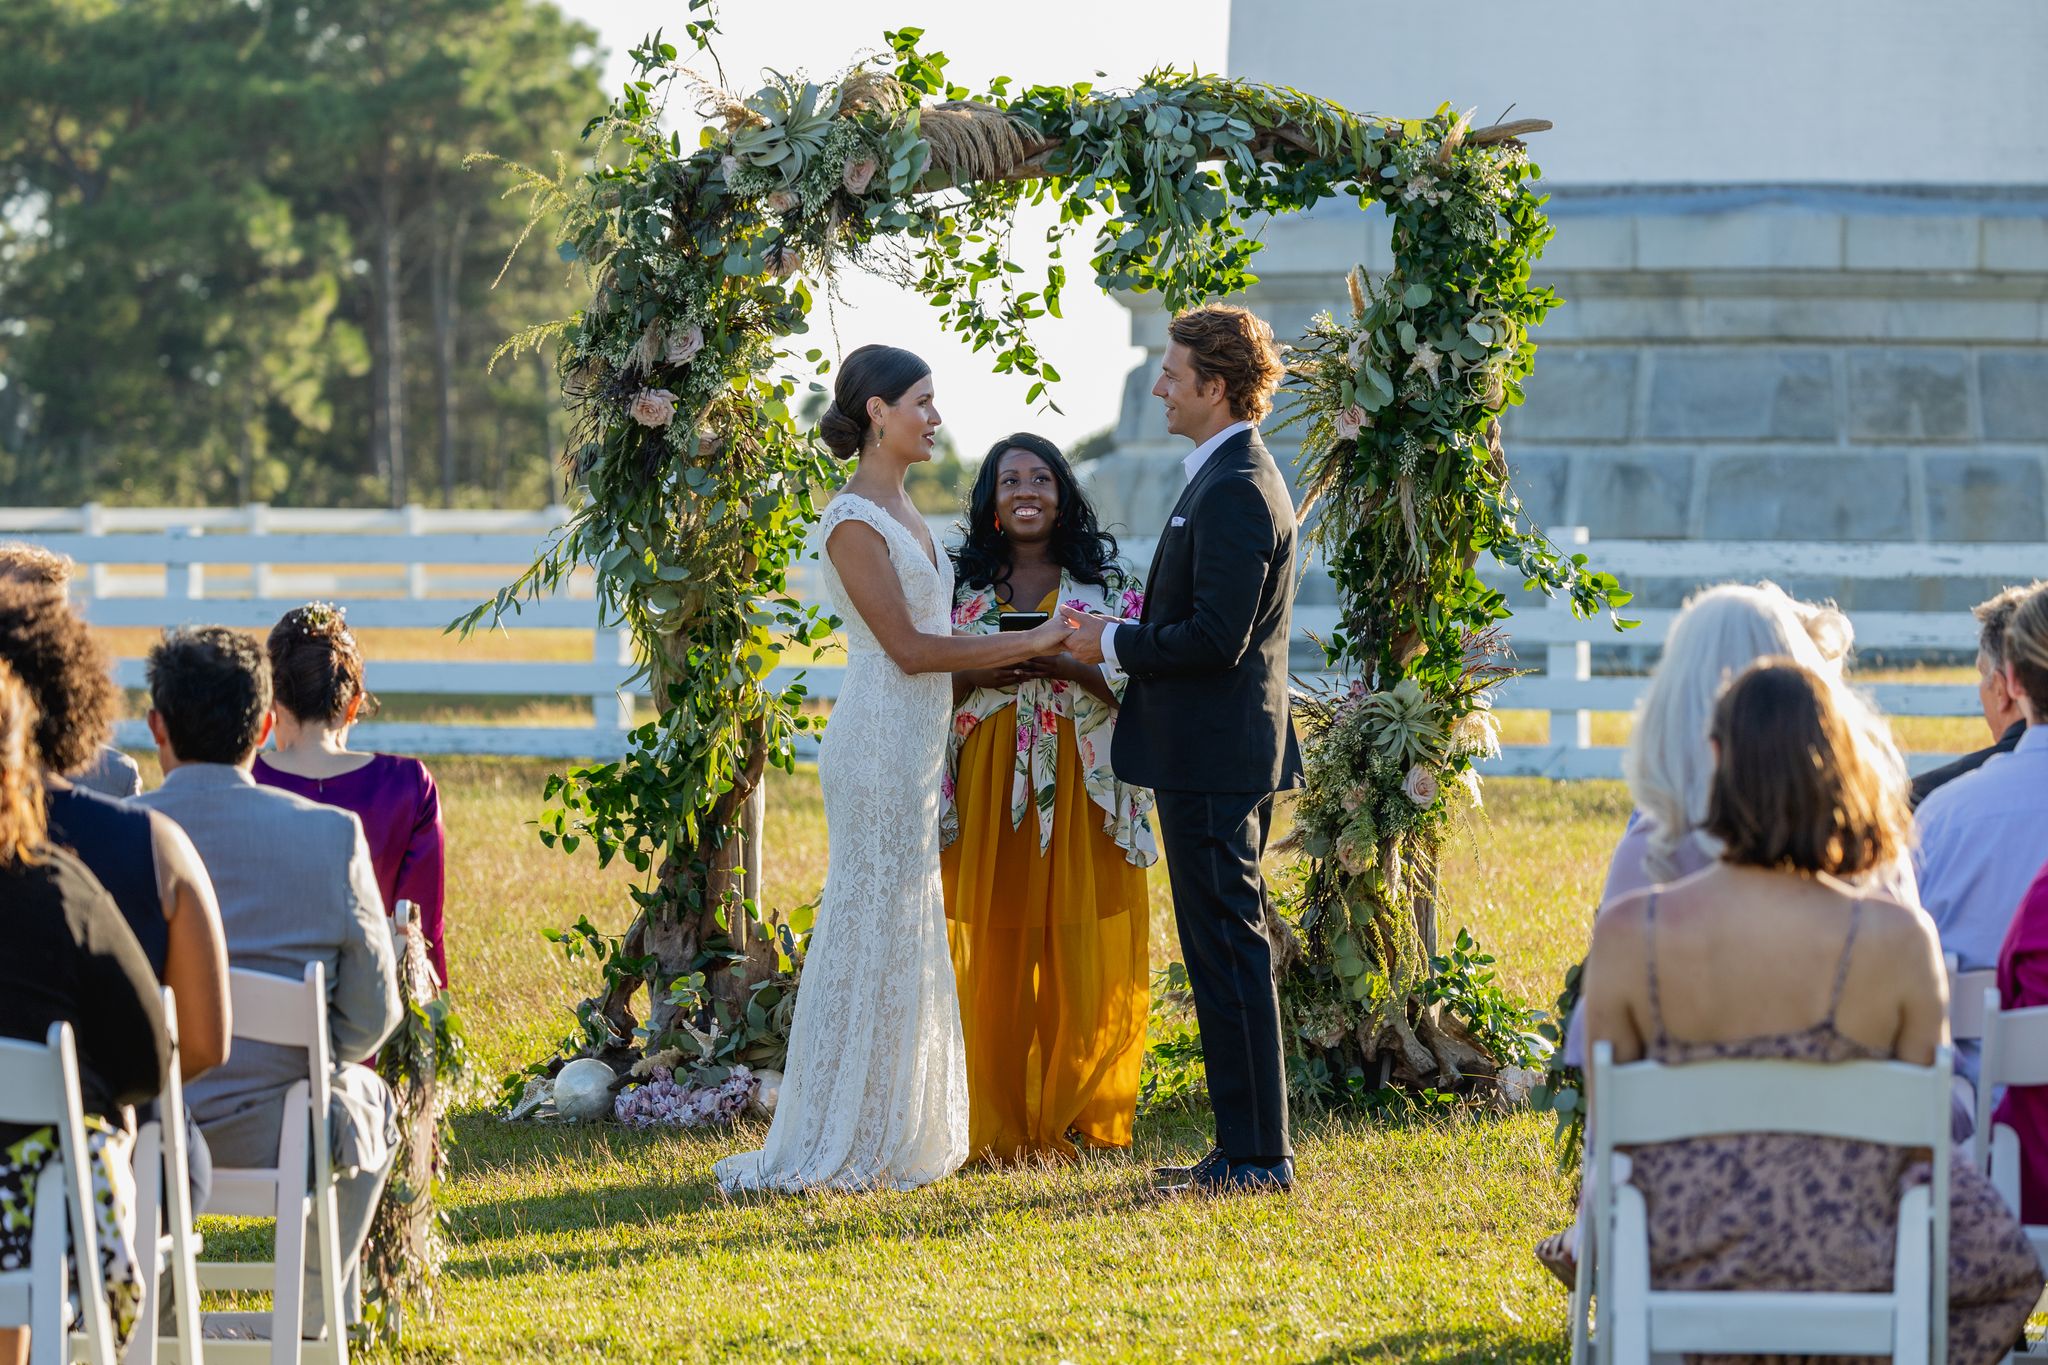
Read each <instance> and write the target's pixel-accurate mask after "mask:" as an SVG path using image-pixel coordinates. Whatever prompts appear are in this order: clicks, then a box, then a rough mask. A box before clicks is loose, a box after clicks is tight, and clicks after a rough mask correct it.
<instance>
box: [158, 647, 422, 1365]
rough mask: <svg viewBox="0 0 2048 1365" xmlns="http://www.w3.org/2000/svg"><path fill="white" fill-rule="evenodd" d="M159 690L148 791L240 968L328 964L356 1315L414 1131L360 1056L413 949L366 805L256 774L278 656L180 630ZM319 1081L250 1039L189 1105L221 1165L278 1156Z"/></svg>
mask: <svg viewBox="0 0 2048 1365" xmlns="http://www.w3.org/2000/svg"><path fill="white" fill-rule="evenodd" d="M149 694H150V713H149V729H150V733H151V735H153V736H154V737H155V738H156V744H157V756H158V758H159V759H161V760H162V763H163V769H164V784H163V786H161V787H159V788H158V789H157V790H155V791H153V792H147V793H145V794H143V795H141V796H138V797H135V798H133V799H134V801H135V802H136V803H137V804H139V805H143V806H147V807H149V808H150V809H151V810H157V811H162V812H163V813H164V814H165V815H167V816H169V817H170V818H171V819H173V820H175V821H177V822H178V824H179V825H180V826H181V827H182V828H183V829H184V831H185V833H186V834H188V835H190V836H191V839H192V842H193V844H194V845H195V846H196V847H197V848H198V850H199V856H200V857H201V858H202V859H203V860H204V861H205V863H206V870H207V872H208V873H209V874H210V875H211V876H212V877H213V886H214V891H215V893H216V894H217V895H218V896H219V898H220V917H221V924H222V927H223V928H224V930H225V931H226V937H227V945H228V962H229V964H230V965H231V966H234V967H240V968H244V969H247V970H249V971H257V972H268V973H269V974H271V975H272V976H282V977H289V978H290V979H292V980H294V981H296V980H298V979H299V977H300V976H302V975H303V974H304V973H305V970H306V964H307V963H309V962H315V961H317V962H321V963H323V964H325V966H326V972H327V1024H328V1030H329V1033H330V1036H331V1046H332V1052H333V1061H334V1064H335V1074H334V1104H333V1108H332V1111H331V1113H330V1116H329V1117H330V1132H331V1134H332V1138H333V1143H334V1165H335V1168H336V1170H337V1172H341V1173H343V1174H342V1178H341V1181H340V1188H339V1190H338V1192H337V1202H338V1203H339V1205H340V1218H339V1222H340V1239H341V1253H342V1263H343V1265H344V1266H345V1267H346V1268H347V1280H346V1282H345V1283H344V1285H343V1286H342V1302H343V1303H344V1305H346V1306H347V1310H348V1313H349V1316H350V1320H351V1321H353V1320H354V1318H355V1316H356V1312H357V1309H358V1300H359V1298H360V1283H359V1275H358V1272H357V1267H358V1266H359V1265H360V1263H361V1260H362V1248H363V1242H364V1241H365V1240H366V1239H367V1238H368V1236H369V1232H370V1219H371V1216H372V1215H373V1214H374V1213H375V1212H376V1208H377V1199H378V1196H379V1195H380V1193H381V1192H382V1191H383V1188H384V1181H385V1179H386V1178H387V1177H388V1176H389V1175H390V1173H391V1162H392V1158H393V1155H394V1144H395V1143H396V1141H397V1137H398V1134H397V1126H396V1110H395V1108H394V1106H393V1103H392V1098H391V1091H390V1088H389V1087H387V1086H386V1085H385V1084H384V1082H383V1081H382V1080H380V1079H378V1077H377V1075H376V1074H375V1073H374V1072H372V1071H370V1070H369V1069H368V1068H366V1067H361V1066H356V1065H353V1063H356V1062H359V1061H361V1060H363V1059H364V1058H365V1057H368V1056H370V1055H371V1054H372V1053H374V1052H375V1051H376V1050H377V1046H378V1044H380V1043H382V1042H383V1041H384V1039H385V1038H387V1037H388V1036H390V1033H391V1031H392V1029H394V1028H396V1027H397V1026H398V1022H399V1019H400V1018H401V1013H400V1010H401V1006H400V1002H399V996H398V970H397V955H396V952H395V951H394V949H393V946H392V941H391V930H390V927H389V925H388V924H387V922H386V921H385V918H384V901H383V896H382V894H381V893H380V892H379V891H378V889H377V879H376V875H375V872H374V871H373V869H372V867H371V864H370V850H369V846H368V845H367V844H366V843H365V842H364V841H363V829H362V825H361V824H360V823H359V822H358V821H357V819H356V817H355V816H354V814H352V813H351V812H349V811H345V810H337V809H336V808H334V807H332V806H323V805H320V804H318V803H316V802H312V801H308V800H306V799H305V798H303V797H299V796H294V795H292V794H290V793H288V792H282V791H278V790H275V789H274V788H270V787H259V786H257V785H256V781H255V779H254V778H253V777H252V776H250V765H251V764H252V763H253V762H254V760H255V757H256V751H257V750H258V749H259V748H261V747H262V746H263V741H264V740H265V739H267V738H268V737H269V734H270V724H271V717H270V667H269V662H268V661H267V660H266V659H265V658H264V655H263V651H262V650H261V649H260V648H259V647H258V646H257V644H256V642H255V641H254V640H252V639H250V638H248V637H247V636H244V635H239V634H237V633H235V632H234V631H231V630H227V629H224V628H222V627H218V626H205V627H199V628H196V629H188V630H180V631H176V632H174V633H172V634H170V635H168V636H166V637H165V638H164V640H163V642H162V643H161V644H159V645H157V646H156V648H154V649H152V650H151V651H150V653H149ZM305 1074H306V1057H305V1053H304V1052H303V1051H301V1050H300V1049H297V1048H285V1047H276V1046H272V1045H270V1044H265V1043H253V1042H248V1041H245V1040H240V1039H238V1040H236V1042H235V1044H234V1047H233V1049H232V1051H231V1052H230V1054H229V1057H228V1060H227V1061H226V1062H224V1063H222V1064H221V1065H220V1066H218V1067H215V1068H214V1069H213V1070H212V1071H209V1072H207V1073H206V1074H205V1075H204V1076H201V1077H199V1078H198V1079H197V1080H195V1081H193V1082H192V1084H191V1086H190V1087H188V1088H187V1090H186V1092H185V1101H186V1103H187V1104H188V1105H189V1106H190V1107H191V1110H192V1112H193V1114H194V1115H195V1116H196V1117H197V1118H198V1120H199V1126H200V1130H201V1131H202V1132H203V1133H204V1134H205V1135H206V1141H207V1144H208V1145H209V1146H210V1147H211V1148H212V1150H213V1159H214V1161H215V1162H216V1163H217V1164H220V1165H225V1166H271V1165H275V1164H276V1162H277V1145H278V1134H279V1131H280V1129H281V1127H282V1125H283V1115H284V1095H285V1091H286V1090H288V1089H290V1088H291V1085H292V1083H293V1082H294V1081H297V1080H299V1079H301V1078H303V1077H304V1076H305ZM307 1245H308V1247H311V1246H312V1245H313V1243H312V1241H311V1239H310V1237H309V1239H308V1242H307ZM318 1273H319V1272H318V1268H317V1261H315V1260H314V1259H313V1258H312V1257H311V1255H310V1254H309V1256H308V1264H307V1271H306V1274H307V1281H308V1283H307V1288H306V1298H305V1303H306V1310H305V1331H306V1335H307V1336H309V1337H312V1336H318V1335H319V1334H320V1332H321V1330H322V1328H323V1326H324V1323H323V1322H322V1315H321V1310H320V1303H321V1299H320V1295H319V1293H318V1285H317V1283H316V1277H317V1276H318ZM252 1325H253V1323H252Z"/></svg>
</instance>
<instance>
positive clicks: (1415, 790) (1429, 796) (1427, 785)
mask: <svg viewBox="0 0 2048 1365" xmlns="http://www.w3.org/2000/svg"><path fill="white" fill-rule="evenodd" d="M1401 794H1402V795H1404V796H1406V797H1407V798H1408V799H1409V800H1410V801H1413V802H1414V803H1415V804H1416V805H1418V806H1433V805H1435V804H1436V774H1435V773H1433V772H1431V771H1430V770H1429V769H1427V768H1425V767H1423V766H1422V765H1421V764H1420V763H1418V764H1416V765H1415V766H1414V767H1412V768H1410V769H1409V770H1408V776H1407V777H1406V778H1404V779H1403V780H1402V782H1401Z"/></svg>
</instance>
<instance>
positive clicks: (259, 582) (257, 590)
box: [242, 502, 274, 601]
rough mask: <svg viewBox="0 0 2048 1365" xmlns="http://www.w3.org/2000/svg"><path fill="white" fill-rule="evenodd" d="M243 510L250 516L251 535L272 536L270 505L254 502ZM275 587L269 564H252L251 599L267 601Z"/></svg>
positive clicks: (250, 575) (250, 579)
mask: <svg viewBox="0 0 2048 1365" xmlns="http://www.w3.org/2000/svg"><path fill="white" fill-rule="evenodd" d="M242 510H243V511H244V512H246V513H248V516H249V534H250V535H252V536H267V535H269V534H270V504H269V503H267V502H252V503H249V504H248V505H247V506H245V507H244V508H243V509H242ZM273 586H274V585H273V584H272V583H271V576H270V566H269V565H268V564H252V565H250V566H249V595H250V596H251V597H254V598H256V599H257V600H258V601H263V600H267V599H268V598H269V596H270V590H271V588H272V587H273Z"/></svg>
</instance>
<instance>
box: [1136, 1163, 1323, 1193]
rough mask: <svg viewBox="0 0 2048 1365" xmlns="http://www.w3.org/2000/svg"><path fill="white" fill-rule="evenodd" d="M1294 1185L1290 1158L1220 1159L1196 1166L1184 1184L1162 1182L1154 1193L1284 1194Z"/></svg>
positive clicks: (1292, 1165)
mask: <svg viewBox="0 0 2048 1365" xmlns="http://www.w3.org/2000/svg"><path fill="white" fill-rule="evenodd" d="M1293 1189H1294V1158H1293V1157H1281V1158H1280V1160H1279V1161H1277V1162H1273V1163H1271V1164H1268V1163H1266V1162H1263V1161H1231V1160H1228V1159H1225V1160H1223V1161H1222V1162H1220V1163H1218V1164H1217V1165H1215V1166H1209V1167H1207V1168H1204V1167H1201V1166H1197V1167H1196V1168H1195V1170H1194V1172H1193V1173H1192V1174H1190V1175H1189V1176H1188V1178H1187V1181H1186V1182H1185V1183H1184V1184H1179V1185H1163V1186H1161V1187H1160V1188H1159V1189H1158V1190H1157V1191H1156V1193H1157V1194H1158V1195H1159V1196H1160V1197H1161V1198H1162V1199H1166V1198H1179V1197H1181V1196H1183V1195H1204V1194H1206V1195H1216V1194H1288V1193H1290V1192H1292V1191H1293Z"/></svg>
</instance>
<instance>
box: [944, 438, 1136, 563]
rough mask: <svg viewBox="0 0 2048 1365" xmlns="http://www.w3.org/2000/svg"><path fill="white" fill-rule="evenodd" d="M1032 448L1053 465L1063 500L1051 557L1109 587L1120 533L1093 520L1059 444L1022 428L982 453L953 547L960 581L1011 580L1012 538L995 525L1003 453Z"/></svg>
mask: <svg viewBox="0 0 2048 1365" xmlns="http://www.w3.org/2000/svg"><path fill="white" fill-rule="evenodd" d="M1013 450H1024V451H1029V452H1030V453H1031V454H1033V455H1036V456H1037V457H1038V458H1039V459H1041V460H1043V461H1045V464H1046V468H1048V469H1050V470H1052V482H1053V488H1054V489H1055V490H1056V492H1057V494H1058V497H1059V500H1060V505H1059V511H1058V513H1057V516H1056V519H1055V520H1054V521H1053V524H1052V545H1051V549H1052V558H1053V562H1054V563H1055V564H1058V565H1059V566H1060V567H1061V568H1062V569H1065V570H1066V571H1067V573H1068V574H1070V575H1071V576H1072V577H1073V578H1074V579H1075V581H1077V582H1081V583H1093V584H1094V585H1095V586H1096V587H1098V588H1101V587H1107V586H1108V585H1109V576H1110V575H1111V574H1112V573H1114V572H1115V571H1116V537H1115V536H1113V535H1111V534H1110V533H1109V532H1107V531H1105V530H1103V529H1102V528H1101V527H1100V526H1098V525H1096V524H1095V509H1094V508H1093V507H1092V506H1090V505H1089V502H1088V498H1087V496H1086V495H1085V494H1083V493H1082V492H1081V481H1080V480H1079V479H1077V478H1075V477H1074V467H1073V466H1072V465H1070V464H1068V463H1067V457H1066V456H1065V455H1063V454H1061V453H1060V448H1059V447H1058V446H1056V445H1054V444H1053V443H1052V442H1051V441H1048V440H1046V439H1045V437H1043V436H1037V435H1033V434H1032V433H1031V432H1028V431H1020V432H1017V433H1015V434H1014V435H1010V436H1005V437H1004V438H1003V439H1002V440H1000V441H997V442H996V443H995V444H994V445H992V446H990V447H989V448H988V454H987V455H985V456H983V457H982V461H981V472H980V473H978V474H976V475H975V476H974V490H973V492H971V493H969V494H968V497H967V538H966V539H965V540H963V541H961V542H960V547H959V548H958V549H956V550H954V551H953V563H954V566H955V568H956V570H957V572H958V574H959V577H960V581H961V582H962V583H965V584H967V585H968V586H969V587H973V588H992V587H995V586H996V585H997V584H998V583H1007V582H1009V581H1010V564H1011V556H1010V540H1009V537H1007V536H1005V535H1004V534H1003V533H1002V531H1001V530H1000V529H998V528H997V526H996V478H997V476H998V475H1000V474H1001V472H1002V471H1001V469H1000V468H999V466H1000V465H1001V464H1002V462H1003V456H1005V455H1007V454H1009V453H1010V452H1011V451H1013Z"/></svg>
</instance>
